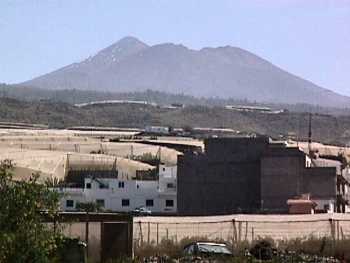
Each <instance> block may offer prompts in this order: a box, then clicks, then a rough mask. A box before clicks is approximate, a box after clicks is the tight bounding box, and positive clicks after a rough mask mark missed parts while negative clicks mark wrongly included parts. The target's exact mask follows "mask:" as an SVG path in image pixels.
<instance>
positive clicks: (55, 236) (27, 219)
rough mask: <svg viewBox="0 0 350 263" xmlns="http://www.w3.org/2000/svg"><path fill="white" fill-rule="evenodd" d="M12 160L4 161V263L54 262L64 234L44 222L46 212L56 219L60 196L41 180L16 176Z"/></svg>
mask: <svg viewBox="0 0 350 263" xmlns="http://www.w3.org/2000/svg"><path fill="white" fill-rule="evenodd" d="M12 168H13V165H12V162H11V161H9V160H5V161H2V162H1V163H0V193H1V198H0V211H1V213H0V262H39V263H41V262H52V261H51V259H52V256H53V255H54V252H55V250H56V248H57V245H58V244H59V243H60V240H61V239H62V236H61V235H60V233H59V231H57V229H56V228H50V227H48V226H47V225H45V224H44V223H43V215H42V213H45V214H46V216H47V218H48V219H51V220H53V218H54V217H55V216H56V215H57V211H58V201H59V196H58V194H57V193H55V192H53V191H50V190H49V189H48V187H47V186H45V185H41V184H38V183H37V180H38V177H39V176H38V175H33V176H32V177H31V178H30V180H29V181H21V182H17V181H14V180H13V179H12V174H11V169H12Z"/></svg>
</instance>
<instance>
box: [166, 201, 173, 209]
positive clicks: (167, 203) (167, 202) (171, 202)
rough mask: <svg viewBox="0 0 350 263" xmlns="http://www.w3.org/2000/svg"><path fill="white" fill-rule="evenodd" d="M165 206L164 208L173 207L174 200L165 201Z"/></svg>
mask: <svg viewBox="0 0 350 263" xmlns="http://www.w3.org/2000/svg"><path fill="white" fill-rule="evenodd" d="M165 206H166V207H173V206H174V200H165Z"/></svg>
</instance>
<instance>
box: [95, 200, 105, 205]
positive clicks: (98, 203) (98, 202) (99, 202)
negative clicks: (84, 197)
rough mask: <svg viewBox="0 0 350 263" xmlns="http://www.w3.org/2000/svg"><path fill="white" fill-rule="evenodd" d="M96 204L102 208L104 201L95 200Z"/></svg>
mask: <svg viewBox="0 0 350 263" xmlns="http://www.w3.org/2000/svg"><path fill="white" fill-rule="evenodd" d="M96 204H97V205H98V206H99V207H104V206H105V200H104V199H96Z"/></svg>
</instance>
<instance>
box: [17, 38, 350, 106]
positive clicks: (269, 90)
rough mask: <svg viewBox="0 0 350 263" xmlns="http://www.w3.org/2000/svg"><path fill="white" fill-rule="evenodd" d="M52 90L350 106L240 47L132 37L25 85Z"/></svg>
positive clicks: (343, 99)
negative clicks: (198, 46)
mask: <svg viewBox="0 0 350 263" xmlns="http://www.w3.org/2000/svg"><path fill="white" fill-rule="evenodd" d="M23 84H25V85H27V86H33V87H40V88H49V89H72V88H75V89H89V90H100V91H106V90H107V91H114V92H130V91H144V90H146V89H152V90H159V91H164V92H173V93H184V94H186V95H193V96H205V97H213V96H216V97H221V98H228V97H232V98H236V99H248V100H251V101H260V102H276V103H309V104H313V105H315V104H319V105H323V106H336V107H350V98H349V97H346V96H342V95H339V94H336V93H334V92H332V91H330V90H327V89H323V88H321V87H319V86H317V85H315V84H313V83H311V82H309V81H306V80H303V79H301V78H299V77H297V76H294V75H292V74H290V73H288V72H286V71H284V70H282V69H280V68H278V67H276V66H274V65H273V64H271V63H270V62H268V61H266V60H264V59H262V58H260V57H258V56H256V55H254V54H252V53H250V52H248V51H245V50H243V49H240V48H235V47H230V46H226V47H219V48H203V49H201V50H191V49H188V48H186V47H184V46H182V45H174V44H170V43H167V44H160V45H154V46H147V45H146V44H144V43H142V42H141V41H139V40H137V39H136V38H133V37H127V38H124V39H122V40H120V41H119V42H117V43H116V44H114V45H112V46H110V47H108V48H106V49H104V50H102V51H100V52H99V53H97V55H96V56H93V57H90V58H88V59H86V60H85V61H83V62H81V63H74V64H71V65H69V66H67V67H64V68H62V69H59V70H57V71H54V72H52V73H49V74H46V75H43V76H41V77H38V78H35V79H33V80H30V81H27V82H25V83H23Z"/></svg>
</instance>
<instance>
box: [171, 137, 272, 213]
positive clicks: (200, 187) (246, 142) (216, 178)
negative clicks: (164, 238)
mask: <svg viewBox="0 0 350 263" xmlns="http://www.w3.org/2000/svg"><path fill="white" fill-rule="evenodd" d="M268 144H269V140H268V138H220V139H207V140H206V141H205V153H185V154H184V155H183V156H179V159H178V188H177V189H178V193H177V197H178V211H179V213H180V214H188V215H211V214H229V213H235V212H255V211H257V210H258V209H259V208H260V170H261V169H260V159H261V156H262V154H263V152H264V151H265V150H266V149H267V147H268Z"/></svg>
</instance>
